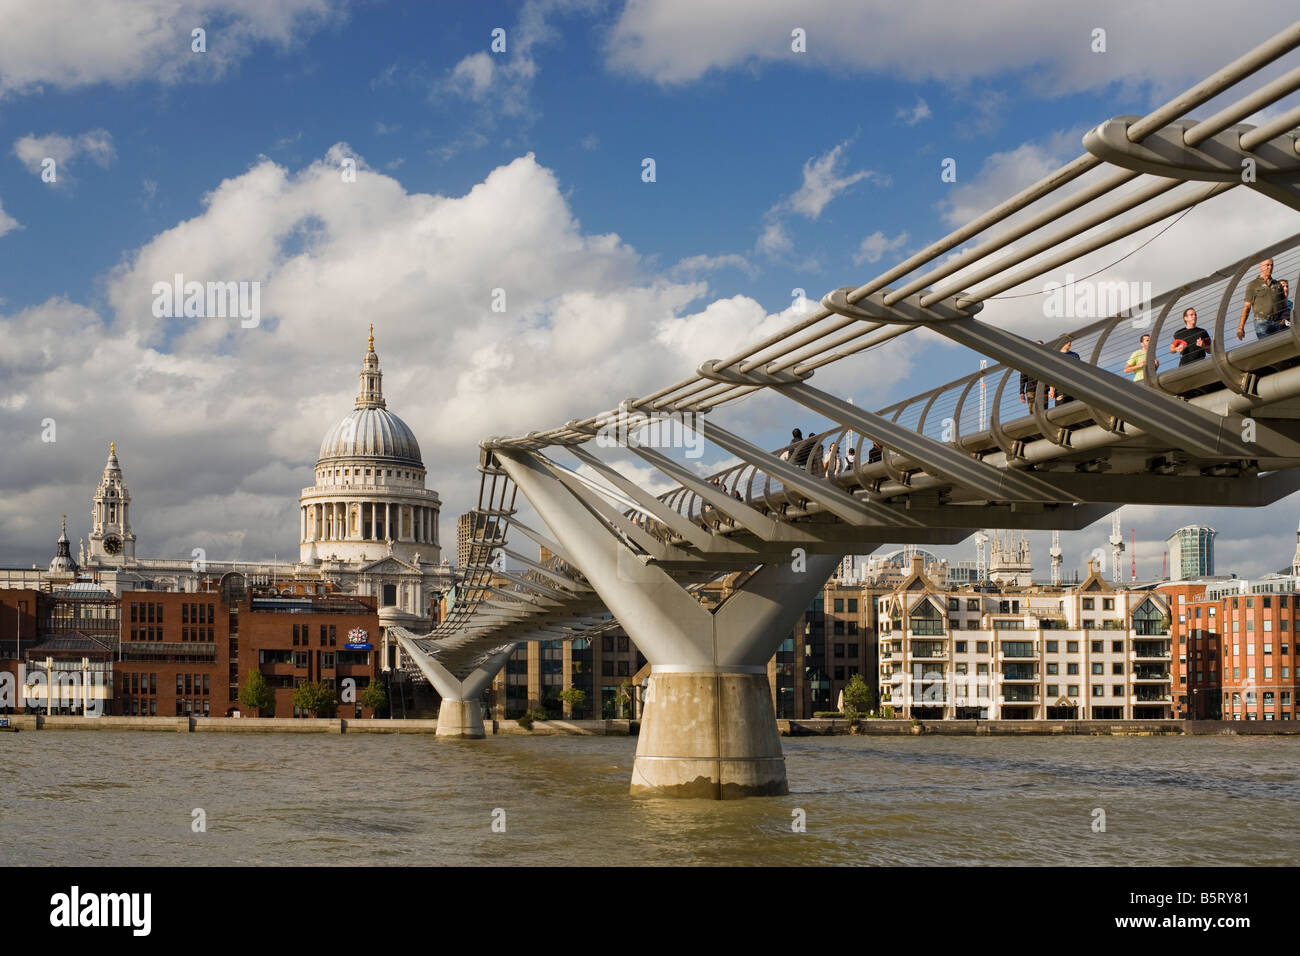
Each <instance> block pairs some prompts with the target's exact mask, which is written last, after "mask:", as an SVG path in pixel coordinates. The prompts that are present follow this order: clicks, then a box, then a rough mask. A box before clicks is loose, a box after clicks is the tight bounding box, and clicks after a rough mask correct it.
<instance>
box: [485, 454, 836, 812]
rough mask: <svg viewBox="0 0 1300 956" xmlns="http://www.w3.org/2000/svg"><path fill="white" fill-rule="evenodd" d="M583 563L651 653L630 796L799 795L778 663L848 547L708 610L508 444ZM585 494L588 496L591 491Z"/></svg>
mask: <svg viewBox="0 0 1300 956" xmlns="http://www.w3.org/2000/svg"><path fill="white" fill-rule="evenodd" d="M496 455H497V458H498V460H499V461H500V462H501V465H502V467H503V468H504V469H505V471H506V472H507V474H509V476H510V478H511V480H512V481H514V482H515V484H517V485H518V486H519V489H520V490H521V491H522V492H523V493H524V495H525V496H526V497H527V498H528V500H529V501H530V502H531V503H532V505H533V507H534V508H536V509H537V513H538V514H539V515H541V517H542V519H543V520H544V521H545V522H546V524H547V525H548V526H549V527H550V529H551V531H552V532H553V533H554V534H555V538H556V541H557V542H558V543H559V544H560V545H561V546H562V547H563V548H564V550H565V552H566V553H565V560H566V561H569V562H570V563H572V564H573V565H575V566H576V567H577V568H578V570H580V571H581V572H582V573H583V575H584V576H585V577H586V579H587V581H588V582H589V583H590V584H591V585H592V587H594V588H595V589H596V592H597V593H598V594H599V595H600V598H601V600H602V601H604V602H605V606H606V607H608V608H609V610H610V612H611V613H612V614H613V615H614V617H615V618H617V619H618V622H619V623H620V624H621V625H622V626H623V628H624V629H625V630H626V631H627V632H628V635H629V636H630V637H631V638H632V640H633V641H634V642H635V643H636V645H637V647H639V648H640V649H641V651H642V653H644V654H645V655H646V658H647V659H648V660H649V661H650V664H651V672H650V685H649V689H648V693H647V695H646V700H645V710H644V712H643V714H642V717H641V733H640V737H639V740H638V742H637V750H636V762H635V764H634V766H633V769H632V785H631V792H632V793H634V794H640V793H644V794H657V795H659V796H667V797H704V798H710V799H716V800H727V799H735V798H739V797H751V796H775V795H779V794H784V793H787V792H788V789H789V788H788V786H787V784H786V774H785V757H784V755H783V754H782V752H781V740H780V737H779V735H778V734H777V729H776V712H775V710H774V708H773V706H772V694H771V690H770V687H769V683H768V677H767V662H768V660H769V659H770V658H771V656H772V654H773V653H774V652H775V651H776V648H777V646H778V645H779V644H780V642H781V641H782V640H783V639H784V638H785V637H787V636H788V635H789V634H790V632H791V629H792V628H793V627H794V624H795V621H796V620H798V618H799V616H800V615H801V614H802V613H803V610H804V608H806V607H807V605H808V602H809V601H810V600H811V599H812V597H813V596H814V595H815V594H816V593H817V592H818V591H819V590H820V589H821V588H822V586H823V585H824V584H825V583H826V579H827V578H828V577H829V576H830V574H831V572H832V571H833V570H834V569H835V566H836V565H837V564H838V563H839V562H840V560H841V558H842V555H839V554H817V555H806V554H804V553H803V552H802V551H800V550H799V549H795V553H792V555H791V558H792V560H791V561H790V562H789V563H785V564H765V565H762V566H761V567H760V568H758V570H757V571H755V572H753V573H752V574H751V575H750V577H749V578H748V579H747V580H746V581H744V583H742V584H741V585H740V587H739V588H738V589H737V590H736V592H735V593H733V594H732V595H731V596H730V597H729V598H727V600H726V601H724V602H723V603H722V604H721V605H720V606H718V607H717V608H714V609H709V608H706V607H704V605H703V604H701V603H700V602H699V600H697V599H696V597H695V596H694V595H693V594H691V593H690V592H689V591H688V590H687V589H686V588H685V587H683V586H682V585H681V584H679V583H678V582H677V581H676V580H674V579H673V578H672V577H671V576H670V575H669V574H668V573H667V572H666V571H664V570H663V569H662V568H660V567H658V566H656V565H654V564H650V563H647V562H645V561H643V560H642V558H641V557H640V556H639V555H637V554H636V553H635V552H633V551H632V550H631V549H630V548H628V546H627V545H626V544H624V543H623V541H622V540H621V539H620V538H619V537H617V536H616V535H615V534H614V532H613V531H612V529H611V528H610V526H609V525H607V524H605V523H604V522H603V521H601V520H600V519H599V518H597V517H596V515H597V514H598V513H599V510H598V509H597V508H594V507H593V505H594V502H591V501H589V500H588V499H586V497H585V494H584V492H582V491H581V490H579V489H575V487H574V486H573V485H572V484H566V483H563V482H561V481H560V480H559V479H558V478H557V477H556V476H555V475H554V474H553V473H552V472H551V471H550V469H549V468H548V467H547V465H546V464H545V463H544V462H542V461H540V460H539V459H537V458H535V457H533V456H531V455H528V454H526V453H522V452H515V451H504V450H502V451H497V452H496ZM580 496H582V497H580Z"/></svg>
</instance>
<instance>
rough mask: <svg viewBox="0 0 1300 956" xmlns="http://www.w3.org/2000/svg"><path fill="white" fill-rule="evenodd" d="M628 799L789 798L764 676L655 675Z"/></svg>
mask: <svg viewBox="0 0 1300 956" xmlns="http://www.w3.org/2000/svg"><path fill="white" fill-rule="evenodd" d="M631 792H632V793H633V794H658V795H660V796H666V797H701V798H707V799H713V800H733V799H739V798H741V797H760V796H780V795H781V794H785V793H789V787H788V785H787V784H786V779H785V757H784V755H783V754H782V753H781V738H780V736H779V734H778V733H777V728H776V713H775V711H774V710H773V709H772V695H771V692H770V690H769V688H768V680H767V674H766V673H753V672H751V673H725V672H720V673H686V674H681V673H673V672H661V671H653V672H652V673H651V675H650V686H649V690H648V692H647V694H646V699H645V710H644V713H643V714H642V717H641V735H640V737H639V739H638V741H637V748H636V762H635V763H634V764H633V766H632V787H631Z"/></svg>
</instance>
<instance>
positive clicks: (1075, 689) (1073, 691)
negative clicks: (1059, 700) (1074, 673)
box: [1065, 684, 1079, 697]
mask: <svg viewBox="0 0 1300 956" xmlns="http://www.w3.org/2000/svg"><path fill="white" fill-rule="evenodd" d="M1065 694H1066V696H1067V697H1078V696H1079V685H1078V684H1071V685H1070V686H1069V687H1067V688H1066V691H1065Z"/></svg>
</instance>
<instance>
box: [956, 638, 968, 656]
mask: <svg viewBox="0 0 1300 956" xmlns="http://www.w3.org/2000/svg"><path fill="white" fill-rule="evenodd" d="M957 653H958V654H965V653H966V642H965V641H958V642H957Z"/></svg>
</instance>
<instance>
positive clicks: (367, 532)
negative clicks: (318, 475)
mask: <svg viewBox="0 0 1300 956" xmlns="http://www.w3.org/2000/svg"><path fill="white" fill-rule="evenodd" d="M313 490H314V489H313ZM299 512H300V521H299V524H300V534H301V540H303V541H377V542H385V541H387V540H388V539H389V537H390V536H391V537H392V538H393V540H394V541H407V542H412V543H415V544H426V545H433V546H437V545H438V544H439V541H438V509H437V508H433V507H430V506H428V505H410V504H403V503H401V502H392V501H376V500H373V499H363V500H360V501H358V500H332V501H323V502H312V503H309V504H304V505H302V506H301V508H300V509H299Z"/></svg>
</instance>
